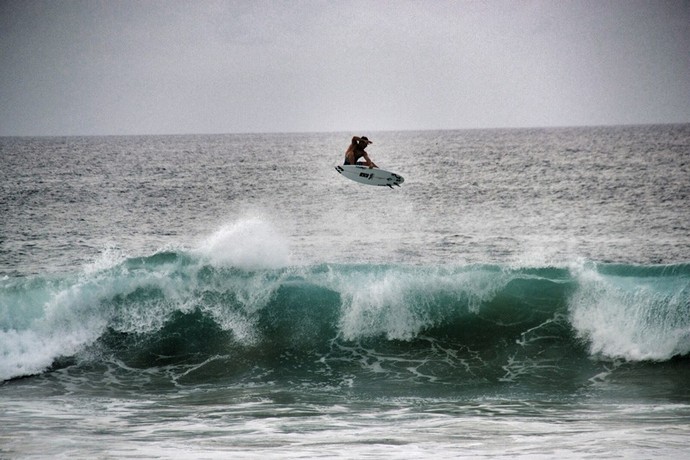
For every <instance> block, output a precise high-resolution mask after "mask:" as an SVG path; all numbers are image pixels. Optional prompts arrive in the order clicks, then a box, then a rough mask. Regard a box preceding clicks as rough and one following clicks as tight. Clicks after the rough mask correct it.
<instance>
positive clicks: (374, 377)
mask: <svg viewBox="0 0 690 460" xmlns="http://www.w3.org/2000/svg"><path fill="white" fill-rule="evenodd" d="M368 134H370V135H369V137H370V138H371V139H373V140H374V142H375V144H373V145H372V146H371V147H370V149H371V155H372V157H373V158H374V160H375V161H376V162H377V164H379V165H381V166H382V167H384V168H386V169H389V170H393V171H396V172H398V173H400V174H401V175H403V176H404V177H405V183H404V184H403V186H402V187H401V188H399V189H395V190H389V189H388V188H385V189H383V188H378V187H366V186H362V185H359V184H356V183H354V182H350V181H347V180H346V179H344V178H342V177H341V176H339V175H338V174H337V173H336V172H335V171H334V170H333V165H334V164H337V163H338V162H340V161H341V160H342V158H341V157H342V154H343V152H344V148H345V147H346V144H347V139H348V136H347V135H345V134H336V133H334V134H273V135H258V134H256V135H243V136H240V135H228V136H221V135H219V136H161V137H122V138H121V137H106V138H4V139H2V140H0V149H1V150H0V161H1V162H2V168H0V175H1V176H2V177H0V179H1V182H2V184H3V185H2V187H3V193H2V198H1V201H0V209H2V213H3V224H2V232H1V234H0V237H1V238H2V247H1V252H0V379H3V380H4V383H3V384H2V385H1V386H0V398H1V399H2V407H3V411H2V413H0V422H1V423H2V425H3V426H4V427H5V428H4V429H3V432H2V434H0V452H2V453H3V454H4V455H7V456H9V457H13V458H15V457H51V458H54V457H75V456H76V457H79V458H84V457H138V458H140V457H164V458H168V457H186V456H193V457H204V458H216V457H223V458H227V456H232V457H233V458H255V457H257V456H268V457H280V458H303V457H315V456H326V457H344V458H353V457H355V458H357V457H359V458H361V457H368V456H369V457H387V458H411V457H414V458H427V457H428V458H432V457H433V458H458V457H492V458H493V457H506V458H515V457H530V458H532V457H535V456H537V457H539V456H541V457H548V458H551V457H554V456H557V457H566V458H568V457H582V456H598V457H602V456H603V457H610V456H615V455H624V456H626V457H632V458H648V457H650V456H660V457H678V456H683V455H687V453H688V450H687V447H686V445H685V444H686V442H685V440H686V439H687V436H688V434H690V424H689V423H688V422H689V421H690V389H689V388H690V387H688V385H687V382H688V381H689V378H690V366H688V359H687V358H688V354H689V353H690V265H689V264H688V263H689V260H690V259H689V258H688V254H690V238H689V237H688V235H689V234H690V233H689V230H690V204H689V203H690V201H689V200H688V194H689V193H690V180H688V177H690V174H689V172H690V171H689V170H690V161H689V160H690V128H689V127H688V126H687V125H679V126H644V127H610V128H563V129H544V130H491V131H441V132H404V133H368ZM343 139H345V145H342V144H343Z"/></svg>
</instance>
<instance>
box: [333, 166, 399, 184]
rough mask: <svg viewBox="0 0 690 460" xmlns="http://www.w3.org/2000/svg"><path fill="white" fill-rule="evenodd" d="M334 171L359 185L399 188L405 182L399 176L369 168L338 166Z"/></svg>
mask: <svg viewBox="0 0 690 460" xmlns="http://www.w3.org/2000/svg"><path fill="white" fill-rule="evenodd" d="M335 170H336V171H338V172H339V173H340V174H342V175H343V176H345V177H347V178H348V179H350V180H353V181H355V182H359V183H360V184H367V185H378V186H386V187H390V188H393V186H394V185H395V186H396V187H400V184H402V183H403V182H405V179H403V177H402V176H401V175H399V174H395V173H394V172H390V171H385V170H383V169H379V168H369V167H367V166H357V165H338V166H336V167H335Z"/></svg>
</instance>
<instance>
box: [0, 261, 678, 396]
mask: <svg viewBox="0 0 690 460" xmlns="http://www.w3.org/2000/svg"><path fill="white" fill-rule="evenodd" d="M689 286H690V266H688V265H675V266H665V267H657V266H654V267H638V266H623V265H598V264H580V265H578V266H573V267H569V268H549V267H544V268H538V267H537V268H510V267H501V266H490V265H489V266H487V265H484V266H464V267H420V266H400V265H330V264H322V265H315V266H304V267H289V268H281V269H271V270H253V271H252V270H241V269H237V268H233V267H224V266H218V265H213V264H210V263H209V262H208V261H207V260H204V259H202V258H199V257H196V256H194V255H190V254H186V253H175V252H168V253H159V254H155V255H153V256H150V257H143V258H133V259H128V260H126V261H124V262H122V263H119V264H117V265H116V266H114V267H111V268H107V269H103V270H96V271H92V272H88V273H80V274H76V275H71V276H65V277H61V278H60V277H58V278H52V279H49V278H16V279H9V278H8V279H5V280H2V281H0V313H1V314H0V318H1V319H0V322H1V324H0V347H1V348H0V350H1V352H2V362H1V363H0V378H2V379H9V378H13V377H18V376H22V375H31V374H36V373H40V372H43V371H44V370H45V369H48V368H49V367H50V366H51V365H53V364H54V363H56V362H57V363H60V362H64V361H61V360H62V359H63V358H65V357H67V358H71V359H69V360H68V362H70V363H72V362H81V361H89V362H93V361H94V360H96V361H98V360H104V359H115V360H118V361H119V362H123V363H124V364H125V365H126V366H128V367H133V368H138V369H145V368H151V367H161V366H177V367H180V368H181V369H185V370H184V372H182V374H183V375H184V379H188V380H194V381H204V379H211V378H222V379H231V380H237V381H247V382H251V381H254V380H256V379H275V378H285V379H291V380H292V379H294V380H299V379H307V378H308V379H311V380H314V379H316V380H319V379H322V380H323V382H324V384H331V383H332V380H333V379H343V378H346V376H353V375H359V376H367V379H369V380H370V381H373V382H403V381H407V380H408V379H413V380H414V381H422V382H434V383H435V384H445V385H464V384H478V383H482V382H513V381H525V380H530V379H531V380H535V381H547V380H548V381H552V382H554V383H553V384H554V385H563V384H564V382H567V381H571V380H572V379H573V375H576V376H581V375H583V373H582V369H590V370H592V366H593V364H592V363H593V362H596V360H594V361H593V360H592V359H591V358H592V357H595V358H597V359H599V360H603V361H610V360H616V359H624V360H628V361H632V362H635V361H645V360H647V361H649V360H651V361H667V360H670V359H672V358H674V357H675V356H685V355H687V354H688V353H690V334H689V332H688V331H690V287H689ZM592 372H594V370H592ZM584 375H589V374H588V373H587V372H585V373H584ZM589 377H591V375H589V376H588V377H587V378H589ZM408 383H409V382H408Z"/></svg>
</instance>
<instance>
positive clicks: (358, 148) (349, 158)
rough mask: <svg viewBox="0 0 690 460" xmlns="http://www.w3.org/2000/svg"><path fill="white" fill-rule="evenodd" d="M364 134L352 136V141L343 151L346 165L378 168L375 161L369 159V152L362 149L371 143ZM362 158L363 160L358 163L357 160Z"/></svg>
mask: <svg viewBox="0 0 690 460" xmlns="http://www.w3.org/2000/svg"><path fill="white" fill-rule="evenodd" d="M372 143H373V142H371V141H370V140H369V138H367V137H366V136H362V137H357V136H355V137H353V138H352V143H351V144H350V146H349V147H348V148H347V150H346V151H345V163H343V164H346V165H359V166H369V168H378V166H376V163H374V162H373V161H371V158H369V154H368V153H367V152H366V151H365V150H364V149H365V148H367V146H368V145H369V144H372ZM360 158H364V162H360V163H358V162H357V160H359V159H360Z"/></svg>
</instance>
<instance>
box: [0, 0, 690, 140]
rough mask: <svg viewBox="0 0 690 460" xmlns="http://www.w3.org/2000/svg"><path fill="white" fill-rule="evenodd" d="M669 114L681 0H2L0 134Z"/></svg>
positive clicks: (686, 62)
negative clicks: (482, 0) (283, 0)
mask: <svg viewBox="0 0 690 460" xmlns="http://www.w3.org/2000/svg"><path fill="white" fill-rule="evenodd" d="M674 122H675V123H677V122H680V123H688V122H690V2H688V1H634V0H621V1H606V0H603V1H602V0H595V1H567V0H558V1H552V0H543V1H540V0H535V1H485V2H481V1H453V2H451V1H433V0H422V1H384V0H378V1H376V0H367V1H349V0H345V1H343V0H326V1H285V2H282V1H249V0H247V1H175V0H168V1H151V0H148V1H128V0H124V1H114V0H103V1H96V0H92V1H80V0H74V1H65V0H48V1H31V0H18V1H6V0H0V135H80V134H87V135H88V134H175V133H232V132H293V131H297V132H304V131H308V132H312V131H360V130H362V131H375V130H406V129H456V128H458V129H462V128H485V127H532V126H570V125H600V124H637V123H640V124H644V123H674Z"/></svg>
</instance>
